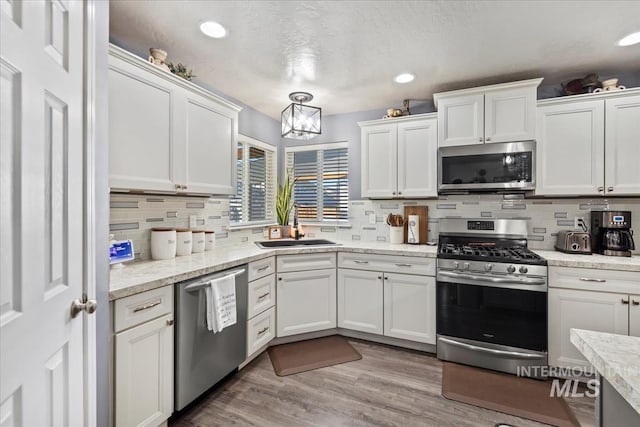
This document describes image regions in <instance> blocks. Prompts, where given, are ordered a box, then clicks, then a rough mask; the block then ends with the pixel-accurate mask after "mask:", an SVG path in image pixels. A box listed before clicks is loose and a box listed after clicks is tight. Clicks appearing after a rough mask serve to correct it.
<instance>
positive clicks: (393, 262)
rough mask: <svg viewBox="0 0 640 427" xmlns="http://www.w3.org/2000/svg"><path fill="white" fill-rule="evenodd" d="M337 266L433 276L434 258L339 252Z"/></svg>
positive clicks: (434, 268) (434, 270)
mask: <svg viewBox="0 0 640 427" xmlns="http://www.w3.org/2000/svg"><path fill="white" fill-rule="evenodd" d="M338 267H340V268H351V269H356V270H373V271H384V272H386V273H406V274H418V275H422V276H435V274H436V260H435V258H420V257H407V256H399V255H370V254H352V253H345V252H341V253H339V254H338Z"/></svg>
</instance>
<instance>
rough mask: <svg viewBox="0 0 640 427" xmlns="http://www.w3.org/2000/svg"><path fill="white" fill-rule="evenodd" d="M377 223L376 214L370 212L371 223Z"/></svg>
mask: <svg viewBox="0 0 640 427" xmlns="http://www.w3.org/2000/svg"><path fill="white" fill-rule="evenodd" d="M375 223H376V214H375V213H370V214H369V224H374V225H375Z"/></svg>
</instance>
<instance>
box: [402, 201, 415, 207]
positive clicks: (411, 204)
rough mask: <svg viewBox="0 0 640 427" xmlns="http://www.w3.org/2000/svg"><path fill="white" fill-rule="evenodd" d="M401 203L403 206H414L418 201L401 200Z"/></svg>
mask: <svg viewBox="0 0 640 427" xmlns="http://www.w3.org/2000/svg"><path fill="white" fill-rule="evenodd" d="M402 204H403V205H405V206H416V205H417V204H418V202H402Z"/></svg>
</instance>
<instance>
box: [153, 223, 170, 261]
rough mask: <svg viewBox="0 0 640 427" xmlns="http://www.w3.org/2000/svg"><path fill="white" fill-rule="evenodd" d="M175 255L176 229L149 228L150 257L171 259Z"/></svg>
mask: <svg viewBox="0 0 640 427" xmlns="http://www.w3.org/2000/svg"><path fill="white" fill-rule="evenodd" d="M175 257H176V229H175V228H152V229H151V259H156V260H160V259H171V258H175Z"/></svg>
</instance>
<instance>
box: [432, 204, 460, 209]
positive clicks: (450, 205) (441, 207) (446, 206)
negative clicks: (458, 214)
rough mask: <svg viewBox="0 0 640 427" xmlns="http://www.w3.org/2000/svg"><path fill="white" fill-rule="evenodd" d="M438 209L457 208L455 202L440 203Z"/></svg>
mask: <svg viewBox="0 0 640 427" xmlns="http://www.w3.org/2000/svg"><path fill="white" fill-rule="evenodd" d="M436 209H456V204H455V203H438V204H437V205H436Z"/></svg>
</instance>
